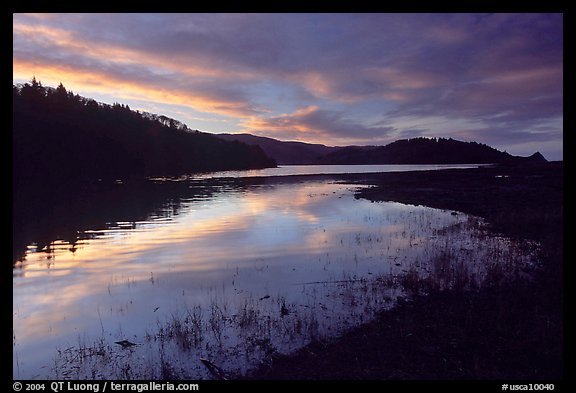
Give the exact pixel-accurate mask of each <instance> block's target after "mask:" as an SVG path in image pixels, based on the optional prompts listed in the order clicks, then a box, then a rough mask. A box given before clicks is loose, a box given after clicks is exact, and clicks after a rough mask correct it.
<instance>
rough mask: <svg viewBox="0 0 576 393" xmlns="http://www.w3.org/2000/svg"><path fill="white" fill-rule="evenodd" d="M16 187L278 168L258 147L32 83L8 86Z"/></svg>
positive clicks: (59, 87)
mask: <svg viewBox="0 0 576 393" xmlns="http://www.w3.org/2000/svg"><path fill="white" fill-rule="evenodd" d="M12 91H13V154H14V156H13V163H14V172H13V173H14V180H15V184H20V183H33V182H39V183H48V182H55V181H66V182H72V181H82V180H92V179H117V178H124V177H133V176H158V175H179V174H183V173H190V172H202V171H219V170H229V169H253V168H264V167H271V166H275V165H276V163H275V162H274V160H272V159H270V158H268V157H267V156H266V155H265V154H264V152H263V151H262V149H261V148H260V147H258V146H249V145H246V144H244V143H240V142H228V141H223V140H222V139H219V138H217V137H215V136H213V135H211V134H207V133H202V132H199V131H193V130H190V129H189V128H188V127H187V126H186V125H185V124H183V123H181V122H178V121H176V120H174V119H170V118H168V117H166V116H161V115H155V114H151V113H147V112H139V111H133V110H131V109H130V108H129V107H128V106H126V105H122V104H118V103H115V104H114V105H107V104H102V103H99V102H96V101H95V100H93V99H90V98H85V97H81V96H79V95H77V94H73V93H72V92H70V91H67V90H66V88H65V87H64V86H63V85H62V84H60V85H59V86H58V87H57V88H51V87H44V86H42V84H41V83H40V82H38V81H36V79H33V80H32V82H31V83H26V84H24V85H19V86H13V88H12Z"/></svg>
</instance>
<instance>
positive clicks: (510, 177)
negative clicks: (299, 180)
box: [238, 162, 564, 381]
mask: <svg viewBox="0 0 576 393" xmlns="http://www.w3.org/2000/svg"><path fill="white" fill-rule="evenodd" d="M338 178H339V180H342V181H345V182H351V183H354V184H363V185H369V186H372V187H369V188H364V189H362V190H359V191H358V192H357V198H365V199H368V200H371V201H373V202H375V203H377V202H379V201H395V202H401V203H408V204H414V205H426V206H430V207H434V208H439V209H446V210H454V211H460V212H463V213H467V214H473V215H476V216H480V217H483V218H484V219H486V220H487V222H488V224H489V230H490V231H492V232H494V233H498V234H504V235H506V236H510V237H515V238H522V239H528V240H534V241H537V242H539V243H540V244H541V248H542V252H541V255H540V261H541V267H540V269H538V270H537V272H536V274H535V277H534V280H532V281H530V282H527V281H517V282H512V283H505V284H496V283H495V284H494V285H493V286H491V287H489V288H486V289H482V290H480V291H475V292H461V291H437V292H433V293H429V294H428V295H418V296H415V297H414V298H412V299H411V300H408V301H403V302H401V303H400V304H398V305H397V306H396V307H395V308H394V309H392V310H389V311H382V312H380V313H379V314H378V316H377V317H376V318H375V319H374V320H373V321H372V322H369V323H367V324H364V325H361V326H359V327H357V328H353V329H351V330H350V331H348V332H347V333H345V334H344V335H342V336H340V337H338V338H335V339H329V340H321V341H315V342H312V343H310V344H309V345H307V346H306V347H304V348H302V349H301V350H299V351H297V352H295V353H293V354H289V355H282V356H277V357H276V358H275V359H274V361H273V363H272V366H262V367H260V368H257V369H255V370H252V371H251V372H249V373H247V374H246V375H244V376H239V377H238V379H250V380H265V379H272V380H288V379H289V380H314V379H323V380H326V379H328V380H342V379H346V380H349V379H351V380H453V379H459V380H462V379H464V380H485V379H487V380H495V379H530V380H542V381H545V380H547V381H549V380H551V379H552V380H560V379H562V378H563V375H564V374H563V368H564V364H563V266H562V265H563V164H562V163H561V162H560V163H547V164H539V165H524V166H510V165H508V166H496V167H490V168H477V169H462V170H460V169H447V170H443V171H433V172H426V173H422V172H396V173H380V174H368V175H339V176H338Z"/></svg>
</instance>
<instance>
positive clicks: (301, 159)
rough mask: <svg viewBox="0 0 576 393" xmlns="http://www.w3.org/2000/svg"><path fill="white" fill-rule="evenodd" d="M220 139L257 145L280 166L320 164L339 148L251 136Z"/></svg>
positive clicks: (223, 135)
mask: <svg viewBox="0 0 576 393" xmlns="http://www.w3.org/2000/svg"><path fill="white" fill-rule="evenodd" d="M218 137H219V138H222V139H224V140H227V141H240V142H244V143H247V144H249V145H257V146H260V147H261V148H262V150H264V153H266V155H268V156H269V157H273V158H274V159H275V160H276V162H277V163H278V164H279V165H306V164H313V163H317V162H319V161H320V160H321V159H322V157H324V156H325V155H326V154H328V153H330V152H334V151H336V150H338V149H339V148H338V147H329V146H325V145H320V144H311V143H304V142H284V141H279V140H277V139H273V138H266V137H262V136H255V135H251V134H218Z"/></svg>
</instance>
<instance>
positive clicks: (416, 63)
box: [13, 14, 563, 158]
mask: <svg viewBox="0 0 576 393" xmlns="http://www.w3.org/2000/svg"><path fill="white" fill-rule="evenodd" d="M13 31H14V32H13V64H14V75H15V76H14V78H15V79H24V78H27V79H29V78H30V77H31V76H32V75H36V76H37V77H39V78H40V79H45V80H46V79H47V80H48V82H50V81H52V82H54V83H59V82H60V81H61V82H63V83H64V84H65V85H66V84H67V80H68V79H70V80H71V81H73V84H75V86H74V87H75V89H76V90H79V89H80V90H81V91H83V90H82V89H81V88H84V91H86V92H90V89H91V88H92V89H94V88H95V86H96V85H98V89H101V90H102V89H108V91H109V92H110V94H112V93H113V92H114V91H118V89H117V86H118V84H122V83H124V85H125V86H124V88H125V89H124V90H123V91H128V90H130V89H132V90H133V92H134V94H133V97H134V98H137V99H140V100H141V101H146V100H147V101H150V102H152V101H156V102H158V103H161V102H163V100H166V101H167V102H170V103H172V104H174V103H176V104H178V105H181V106H184V107H186V106H187V107H189V108H190V110H191V111H195V112H203V117H207V116H209V115H210V113H214V114H216V115H219V116H222V115H224V116H227V117H228V118H230V120H231V121H233V122H235V123H236V126H235V127H232V129H230V130H228V131H230V132H234V131H241V130H246V129H247V126H250V128H251V129H252V130H253V131H254V132H257V133H259V134H261V135H262V134H267V133H269V134H267V135H269V136H272V137H275V136H276V137H278V136H279V135H286V136H287V137H289V136H292V137H296V136H297V137H298V138H299V139H301V140H302V138H308V140H310V141H315V142H319V141H320V142H323V143H326V144H332V145H339V144H343V143H346V141H354V143H362V142H365V143H374V141H388V140H389V138H393V137H394V138H402V137H407V136H410V135H416V134H418V133H420V132H421V133H422V134H423V135H431V136H446V137H450V136H453V137H457V135H466V136H467V137H469V138H476V140H478V141H480V142H484V143H488V142H489V141H491V140H495V139H498V140H499V142H498V143H500V146H508V147H512V146H524V147H522V149H524V148H528V147H526V146H527V145H526V143H527V142H526V141H528V140H532V138H534V135H541V134H539V133H537V132H535V131H534V130H535V129H537V128H547V129H549V130H550V131H549V132H548V131H542V132H541V133H542V135H547V137H548V138H551V139H550V140H549V141H548V142H547V144H548V146H549V147H550V148H549V150H550V154H551V155H552V156H555V157H556V158H561V157H562V133H561V130H562V125H561V123H562V116H563V16H562V14H107V15H102V14H48V15H20V14H15V15H14V30H13ZM83 77H84V78H85V79H88V78H90V80H91V81H92V85H89V83H88V82H86V83H85V84H84V85H82V78H83ZM61 78H68V79H64V80H60V79H61ZM71 83H72V82H71ZM123 97H124V98H125V99H129V98H130V97H131V96H130V95H129V94H125V95H124V96H123ZM302 108H315V110H313V111H310V112H308V113H306V114H304V113H303V112H302ZM144 109H145V108H144ZM431 118H433V119H436V120H438V119H442V120H441V121H436V122H435V123H429V124H426V121H427V120H428V119H431ZM439 123H443V124H446V125H448V126H447V127H446V128H444V129H441V128H440V127H439V126H438V124H439ZM230 124H232V123H230ZM370 124H372V126H370ZM414 124H417V126H414ZM435 124H436V125H435ZM450 124H458V125H460V127H455V126H450ZM189 126H191V127H192V128H195V127H194V124H189ZM290 126H292V127H294V128H293V129H292V130H290V129H289V127H290ZM279 127H281V129H282V133H280V129H279ZM299 127H300V128H299ZM302 130H306V131H305V132H303V131H302ZM489 130H494V131H492V132H491V131H489ZM558 130H560V132H559V131H558ZM206 131H210V130H206ZM496 133H497V134H499V135H501V136H499V137H498V138H495V137H494V135H495V134H496ZM554 146H555V147H554ZM509 150H511V149H509ZM523 153H526V154H528V153H530V152H528V151H525V152H523Z"/></svg>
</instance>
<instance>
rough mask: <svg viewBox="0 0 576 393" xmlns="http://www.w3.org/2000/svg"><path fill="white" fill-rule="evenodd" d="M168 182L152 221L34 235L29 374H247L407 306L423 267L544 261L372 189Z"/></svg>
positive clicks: (18, 322) (16, 346)
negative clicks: (381, 197) (367, 196)
mask: <svg viewBox="0 0 576 393" xmlns="http://www.w3.org/2000/svg"><path fill="white" fill-rule="evenodd" d="M216 177H218V176H216ZM155 182H156V183H158V187H160V188H162V187H163V186H164V185H165V186H166V187H171V191H170V192H169V193H167V194H166V196H165V198H160V201H161V202H158V201H157V200H156V199H155V200H154V203H153V204H151V206H152V205H153V206H152V207H150V208H149V212H148V214H146V215H145V216H142V215H141V214H140V215H139V216H134V215H130V214H126V215H122V214H121V213H116V214H117V215H118V216H117V219H115V220H111V219H110V217H107V218H106V224H105V225H94V226H93V227H90V226H89V225H88V226H86V225H85V224H84V226H79V227H78V230H77V233H78V234H77V237H76V239H75V240H74V241H71V240H70V239H67V240H64V239H63V238H60V239H59V238H55V239H52V240H51V241H50V242H49V243H47V244H39V243H32V244H29V245H28V247H27V250H26V251H25V255H24V257H23V258H22V260H21V261H20V262H18V263H16V265H15V267H14V275H13V377H14V378H15V379H55V378H57V379H69V378H70V379H99V378H112V379H135V378H139V379H158V378H166V377H179V378H188V379H210V378H212V377H213V375H211V374H210V373H209V372H208V370H207V369H206V367H204V365H203V364H202V362H201V361H200V358H206V359H209V360H210V361H211V362H213V363H214V364H217V365H218V366H219V367H221V368H222V369H223V370H225V371H227V372H243V371H246V370H247V369H249V368H250V367H253V366H255V365H258V364H260V363H261V362H266V361H268V360H269V359H270V356H271V355H273V354H274V353H275V352H282V353H286V352H289V351H292V350H295V349H297V348H299V347H301V346H303V345H305V344H306V343H308V342H309V341H310V340H313V339H316V338H322V337H328V336H334V335H337V334H339V333H341V332H343V331H344V330H346V329H347V328H350V327H352V326H355V325H357V324H359V323H362V322H365V321H368V320H369V319H370V318H371V317H373V315H374V313H375V312H377V311H378V310H382V309H385V308H390V307H393V305H394V303H395V301H396V299H397V298H398V297H402V296H407V295H409V293H408V291H407V289H406V288H407V287H408V286H407V285H405V284H406V282H407V281H406V280H407V277H414V275H416V276H417V277H420V278H422V279H425V278H429V279H431V280H434V282H435V285H437V286H438V287H450V286H456V285H460V286H466V287H470V288H474V287H476V286H479V285H482V281H483V280H484V279H485V278H486V277H488V276H490V275H491V274H492V275H493V274H495V272H502V271H507V272H511V271H519V270H520V269H522V268H523V267H525V266H529V265H531V264H532V262H533V261H532V259H533V249H532V248H530V247H526V245H518V244H515V243H513V242H512V241H510V240H509V239H505V238H501V237H495V236H489V235H488V234H487V233H486V232H485V231H484V230H483V225H482V222H481V220H479V219H477V218H474V217H469V216H467V215H465V214H462V213H455V212H451V211H441V210H437V209H431V208H427V207H423V206H410V205H403V204H400V203H391V202H386V203H371V202H369V201H366V200H362V199H356V198H355V197H354V190H355V189H356V188H357V187H358V186H357V185H355V186H351V185H347V184H341V183H339V182H336V181H333V180H326V179H324V180H320V179H314V178H309V179H306V180H302V179H299V180H294V181H281V182H278V181H273V180H267V179H261V180H260V181H254V182H252V183H249V184H246V183H244V184H242V185H239V184H236V183H234V182H216V184H211V185H209V186H208V185H204V183H203V180H202V179H198V178H188V179H181V180H180V181H178V182H173V181H170V182H169V181H165V180H164V181H160V180H158V179H157V180H155ZM174 183H177V187H178V192H174V191H173V187H174ZM124 186H126V185H118V187H119V188H122V187H124ZM207 189H209V190H207ZM128 199H129V200H133V201H137V200H138V195H137V194H134V195H133V196H131V197H130V198H128ZM106 203H109V202H106ZM123 207H125V206H123ZM94 209H95V210H96V211H99V209H98V207H97V206H94ZM109 210H110V211H114V212H119V211H121V209H119V208H118V207H117V206H109ZM135 217H140V218H139V219H137V218H135ZM403 284H404V285H403ZM121 340H129V341H130V342H132V343H134V344H136V345H134V346H131V347H127V348H124V347H122V346H121V345H118V344H116V342H117V341H121Z"/></svg>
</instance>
